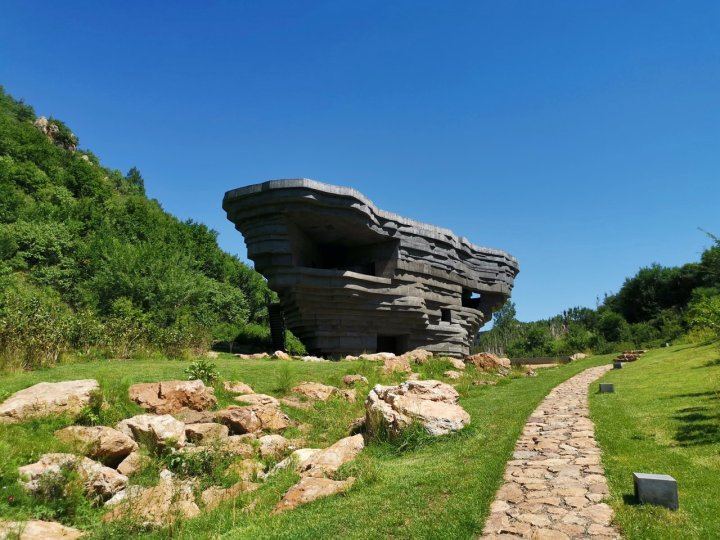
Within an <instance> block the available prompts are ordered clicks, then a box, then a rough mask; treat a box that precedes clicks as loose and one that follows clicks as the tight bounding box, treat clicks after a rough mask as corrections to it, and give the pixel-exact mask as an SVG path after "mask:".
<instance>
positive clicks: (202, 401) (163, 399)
mask: <svg viewBox="0 0 720 540" xmlns="http://www.w3.org/2000/svg"><path fill="white" fill-rule="evenodd" d="M128 394H129V396H130V399H131V400H132V401H134V402H135V403H137V404H138V405H140V406H141V407H142V408H143V409H145V410H146V411H148V412H152V413H155V414H168V413H174V412H178V411H181V410H183V409H192V410H194V411H205V410H207V409H210V408H211V407H213V406H214V405H215V404H216V403H217V400H216V399H215V395H214V391H213V389H212V387H209V386H205V385H204V384H203V382H202V381H200V380H195V381H161V382H156V383H140V384H133V385H132V386H131V387H130V388H129V389H128Z"/></svg>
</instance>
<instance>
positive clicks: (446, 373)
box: [443, 369, 462, 379]
mask: <svg viewBox="0 0 720 540" xmlns="http://www.w3.org/2000/svg"><path fill="white" fill-rule="evenodd" d="M443 375H444V376H445V377H447V378H448V379H460V378H462V373H460V372H459V371H453V370H452V369H449V370H447V371H443Z"/></svg>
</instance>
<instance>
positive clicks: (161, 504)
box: [102, 471, 200, 526]
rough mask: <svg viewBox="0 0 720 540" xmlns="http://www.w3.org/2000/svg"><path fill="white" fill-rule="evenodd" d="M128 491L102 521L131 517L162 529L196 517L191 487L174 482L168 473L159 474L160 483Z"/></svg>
mask: <svg viewBox="0 0 720 540" xmlns="http://www.w3.org/2000/svg"><path fill="white" fill-rule="evenodd" d="M131 487H132V488H134V489H128V490H127V493H126V495H125V496H124V497H122V498H121V500H120V501H118V502H116V503H115V504H112V505H111V506H112V509H111V510H110V511H109V512H108V513H107V514H105V515H104V516H103V517H102V520H103V521H105V522H110V521H116V520H118V519H126V518H131V519H132V520H133V521H137V522H140V523H142V525H143V526H165V525H170V524H171V523H173V522H174V521H175V520H176V519H177V518H178V517H183V518H193V517H197V516H198V515H199V514H200V508H198V506H197V504H195V496H194V494H193V485H192V483H190V482H177V481H175V480H174V479H173V477H172V474H169V471H162V472H161V473H160V483H159V484H158V485H157V486H154V487H150V488H138V486H131Z"/></svg>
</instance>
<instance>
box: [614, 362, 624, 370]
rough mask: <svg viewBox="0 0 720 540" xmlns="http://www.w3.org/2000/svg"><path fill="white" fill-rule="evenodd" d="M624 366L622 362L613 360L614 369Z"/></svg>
mask: <svg viewBox="0 0 720 540" xmlns="http://www.w3.org/2000/svg"><path fill="white" fill-rule="evenodd" d="M622 367H623V363H622V362H613V369H621V368H622Z"/></svg>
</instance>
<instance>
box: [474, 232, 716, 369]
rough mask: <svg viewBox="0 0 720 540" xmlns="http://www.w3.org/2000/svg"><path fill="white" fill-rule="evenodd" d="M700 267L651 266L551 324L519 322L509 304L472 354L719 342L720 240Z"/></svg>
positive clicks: (536, 353) (533, 353)
mask: <svg viewBox="0 0 720 540" xmlns="http://www.w3.org/2000/svg"><path fill="white" fill-rule="evenodd" d="M708 236H709V237H710V238H711V239H712V240H713V242H714V245H713V246H712V247H710V248H709V249H707V250H705V251H704V252H703V254H702V256H701V259H700V262H699V263H688V264H685V265H683V266H680V267H664V266H660V265H658V264H654V265H652V266H650V267H648V268H643V269H641V270H640V271H639V272H638V273H637V274H635V275H634V276H633V277H631V278H628V279H626V280H625V283H624V284H623V286H622V287H621V288H620V290H619V291H618V292H617V293H616V294H612V295H609V296H606V297H605V298H604V300H603V301H602V303H600V305H599V306H598V307H597V309H590V308H584V307H574V308H571V309H568V310H566V311H563V313H562V314H560V315H556V316H555V317H552V318H550V319H546V320H541V321H535V322H528V323H523V322H519V321H518V320H517V319H516V313H515V305H514V304H513V303H512V302H508V303H507V304H505V306H503V308H502V309H501V310H500V311H498V312H496V313H495V315H494V317H493V320H494V325H493V328H492V330H490V331H488V332H484V333H482V334H481V335H480V337H479V342H478V345H477V347H476V348H477V349H479V350H487V351H492V352H496V353H499V354H504V355H507V356H510V357H527V356H549V355H563V354H572V353H575V352H578V351H592V352H595V353H597V354H602V353H607V352H613V351H618V350H622V349H632V348H644V347H657V346H660V345H662V344H664V343H667V342H672V341H675V340H677V339H679V338H684V337H686V336H687V335H688V333H690V332H692V331H694V330H697V331H699V332H708V331H709V332H711V333H712V334H711V335H713V336H715V337H720V239H718V238H717V237H715V236H714V235H712V234H708Z"/></svg>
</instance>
